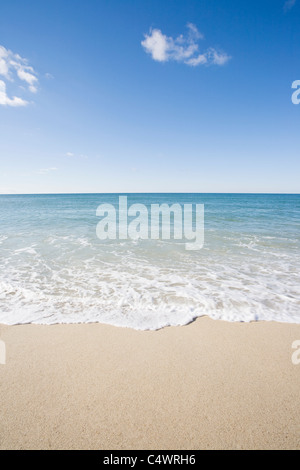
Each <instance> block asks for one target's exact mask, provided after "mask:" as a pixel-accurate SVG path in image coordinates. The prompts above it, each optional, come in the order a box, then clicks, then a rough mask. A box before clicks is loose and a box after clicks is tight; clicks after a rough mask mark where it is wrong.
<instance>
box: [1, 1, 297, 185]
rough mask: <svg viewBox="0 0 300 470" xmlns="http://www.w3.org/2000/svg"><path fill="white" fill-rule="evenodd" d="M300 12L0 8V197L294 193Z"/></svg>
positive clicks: (26, 4) (47, 4) (177, 4)
mask: <svg viewBox="0 0 300 470" xmlns="http://www.w3.org/2000/svg"><path fill="white" fill-rule="evenodd" d="M299 23H300V0H296V1H295V0H288V1H285V0H252V1H251V2H249V1H247V0H193V1H192V0H184V1H183V0H182V1H179V0H172V1H171V0H151V1H150V0H148V1H143V0H139V1H133V0H126V1H124V0H109V1H104V0H85V1H84V2H83V1H82V0H81V1H79V0H51V1H50V0H43V1H40V0H9V1H6V2H4V1H2V2H1V3H0V161H1V172H0V193H52V192H54V193H57V192H58V193H63V192H117V193H118V192H120V193H121V192H291V193H293V192H294V193H299V190H300V183H299V180H300V178H299V174H300V163H299V125H300V105H298V106H297V105H294V104H293V103H292V101H291V96H292V92H293V90H292V88H291V86H292V83H293V81H294V80H300V28H299Z"/></svg>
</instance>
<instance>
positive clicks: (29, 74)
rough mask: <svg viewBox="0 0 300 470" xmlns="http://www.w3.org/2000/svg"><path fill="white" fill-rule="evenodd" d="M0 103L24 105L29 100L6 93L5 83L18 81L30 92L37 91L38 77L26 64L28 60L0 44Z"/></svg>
mask: <svg viewBox="0 0 300 470" xmlns="http://www.w3.org/2000/svg"><path fill="white" fill-rule="evenodd" d="M0 78H1V80H0V105H3V106H26V105H27V104H28V103H29V102H28V101H25V100H24V99H23V98H20V97H17V96H14V97H12V98H10V97H9V96H8V94H7V84H8V83H13V82H15V81H16V79H17V80H18V81H20V82H21V83H23V84H24V85H26V87H27V88H28V90H29V91H30V92H31V93H36V92H37V85H38V78H37V74H36V72H35V70H34V69H33V67H31V66H30V65H29V64H28V60H27V59H24V58H22V57H21V56H20V55H19V54H15V53H13V52H12V51H10V50H8V49H6V48H5V47H3V46H0Z"/></svg>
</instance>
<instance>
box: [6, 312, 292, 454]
mask: <svg viewBox="0 0 300 470" xmlns="http://www.w3.org/2000/svg"><path fill="white" fill-rule="evenodd" d="M0 339H1V340H2V341H4V342H5V344H6V353H7V357H6V365H0V400H1V407H0V448H1V449H109V450H115V449H120V450H126V449H131V450H134V449H150V448H151V449H153V450H162V449H165V450H169V449H170V450H171V449H178V450H194V449H300V396H299V388H300V365H298V366H297V365H293V364H292V360H291V357H292V353H293V349H292V343H293V341H295V340H300V325H299V324H291V323H279V322H264V321H258V322H249V323H244V322H242V323H241V322H226V321H223V320H212V319H211V318H209V317H199V318H197V319H196V320H195V321H193V322H191V323H189V324H187V325H184V326H177V327H175V326H172V327H165V328H162V329H159V330H134V329H131V328H127V327H126V328H125V327H115V326H110V325H105V324H101V323H86V324H82V323H81V324H56V325H34V324H27V325H15V326H8V325H1V326H0Z"/></svg>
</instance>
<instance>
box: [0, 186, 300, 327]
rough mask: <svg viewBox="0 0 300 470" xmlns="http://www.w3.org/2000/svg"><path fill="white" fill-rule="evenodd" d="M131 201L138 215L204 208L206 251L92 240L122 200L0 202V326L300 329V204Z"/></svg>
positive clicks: (17, 198) (175, 198)
mask: <svg viewBox="0 0 300 470" xmlns="http://www.w3.org/2000/svg"><path fill="white" fill-rule="evenodd" d="M127 197H128V204H129V205H131V204H136V203H139V204H144V205H145V206H146V207H150V205H151V204H163V203H166V204H169V205H171V204H174V203H179V204H182V205H183V204H204V213H205V218H204V220H205V224H204V226H205V230H204V245H203V248H202V249H200V250H196V251H189V250H186V249H185V241H186V240H174V239H170V240H163V239H158V240H152V239H148V240H141V239H139V240H131V239H128V240H118V239H116V240H110V239H109V240H100V239H99V238H98V237H97V234H96V228H97V224H98V222H99V217H98V216H97V215H96V211H97V207H98V206H99V205H100V204H113V205H114V206H115V207H117V206H118V200H119V195H118V194H70V195H69V194H63V195H7V196H6V195H1V196H0V221H1V230H0V323H3V324H7V325H14V324H24V323H37V324H54V323H87V322H100V323H106V324H111V325H116V326H122V327H131V328H135V329H141V330H146V329H153V330H155V329H159V328H162V327H165V326H170V325H185V324H187V323H189V322H191V321H193V320H194V319H195V318H197V317H200V316H203V315H208V316H210V317H211V318H214V319H222V320H227V321H244V322H249V321H256V320H264V321H271V320H273V321H279V322H292V323H300V274H299V261H300V250H299V244H300V195H272V194H182V193H180V194H127Z"/></svg>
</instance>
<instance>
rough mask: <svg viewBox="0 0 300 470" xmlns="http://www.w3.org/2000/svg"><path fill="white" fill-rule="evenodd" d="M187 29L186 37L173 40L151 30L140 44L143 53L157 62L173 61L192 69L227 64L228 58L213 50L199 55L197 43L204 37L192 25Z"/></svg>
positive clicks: (158, 31)
mask: <svg viewBox="0 0 300 470" xmlns="http://www.w3.org/2000/svg"><path fill="white" fill-rule="evenodd" d="M187 28H188V34H187V35H186V36H184V35H182V34H181V35H180V36H178V37H177V38H175V39H173V38H172V37H168V36H166V35H165V34H163V33H162V32H161V30H160V29H152V30H150V33H149V34H145V39H144V40H143V41H142V42H141V44H142V46H143V48H144V49H145V51H146V52H147V53H148V54H151V56H152V59H153V60H156V61H158V62H168V61H171V60H173V61H176V62H183V63H185V64H187V65H190V66H193V67H195V66H197V65H204V64H206V65H211V64H215V65H224V64H225V63H226V62H228V60H229V59H230V56H228V55H227V54H225V53H222V52H219V51H217V50H216V49H214V48H209V49H208V50H207V51H205V52H202V53H199V45H198V42H199V40H200V39H203V38H204V36H203V34H201V33H200V32H199V31H198V29H197V27H196V26H195V25H194V24H192V23H188V24H187Z"/></svg>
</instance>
